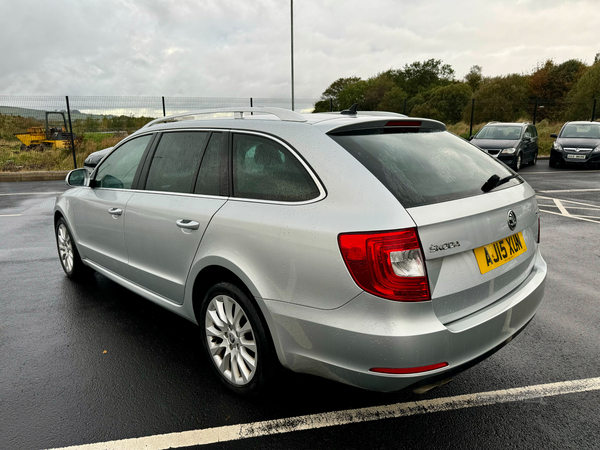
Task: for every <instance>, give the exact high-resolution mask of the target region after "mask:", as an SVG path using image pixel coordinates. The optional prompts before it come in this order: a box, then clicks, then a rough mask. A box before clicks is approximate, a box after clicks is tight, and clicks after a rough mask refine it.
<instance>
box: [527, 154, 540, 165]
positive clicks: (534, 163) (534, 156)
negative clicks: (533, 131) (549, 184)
mask: <svg viewBox="0 0 600 450" xmlns="http://www.w3.org/2000/svg"><path fill="white" fill-rule="evenodd" d="M537 159H538V152H537V151H536V152H535V153H534V154H533V159H532V160H531V162H530V163H529V164H531V165H532V166H535V165H536V163H537Z"/></svg>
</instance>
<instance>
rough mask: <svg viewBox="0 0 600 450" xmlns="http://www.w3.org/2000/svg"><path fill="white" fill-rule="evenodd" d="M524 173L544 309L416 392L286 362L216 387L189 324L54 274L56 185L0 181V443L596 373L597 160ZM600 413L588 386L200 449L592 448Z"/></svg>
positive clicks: (25, 444) (186, 426) (35, 444)
mask: <svg viewBox="0 0 600 450" xmlns="http://www.w3.org/2000/svg"><path fill="white" fill-rule="evenodd" d="M521 174H522V176H523V177H524V178H525V179H526V180H527V181H528V182H529V183H530V184H531V185H532V186H533V187H534V188H535V189H536V191H538V195H539V197H540V199H539V203H540V208H541V209H542V211H545V212H543V213H542V228H541V230H542V232H541V236H542V244H541V245H542V253H543V255H544V258H545V259H546V261H547V263H548V267H549V272H548V280H547V284H546V296H545V301H544V303H543V305H542V307H541V309H540V310H539V312H538V314H537V315H536V317H535V318H534V320H533V321H532V322H531V324H530V325H529V326H528V327H527V328H526V329H525V330H524V331H523V332H522V333H521V334H520V335H519V336H518V337H517V338H516V339H515V340H514V341H513V342H511V343H510V344H509V345H508V346H507V347H505V348H504V349H502V350H500V351H499V352H498V353H496V354H494V355H493V356H492V357H490V358H489V359H487V360H485V361H484V362H482V363H481V364H479V365H477V366H475V367H474V368H472V369H470V370H469V371H467V372H465V373H463V374H460V375H459V376H457V377H456V378H455V379H454V381H453V382H452V383H450V384H448V385H446V386H443V387H441V388H438V389H434V390H432V391H430V392H428V393H426V394H423V395H417V394H414V393H412V392H410V391H407V392H404V391H403V392H399V393H394V394H378V393H372V392H367V391H363V390H359V389H355V388H351V387H348V386H344V385H341V384H337V383H334V382H331V381H327V380H323V379H319V378H316V377H312V376H307V375H299V374H294V373H291V372H284V373H283V374H282V375H281V376H280V378H279V380H278V381H277V382H276V383H274V385H273V386H272V387H271V389H270V390H269V391H267V392H266V393H264V394H263V395H262V396H261V397H260V398H258V399H247V398H239V397H236V396H234V395H232V394H229V393H228V392H226V391H225V390H224V389H223V388H222V387H221V386H220V384H219V382H218V381H217V380H216V379H215V378H214V376H213V374H212V373H211V370H210V367H209V366H208V364H209V363H210V362H209V361H205V360H204V358H203V355H202V354H201V353H200V342H199V339H198V337H199V334H198V329H197V327H196V326H195V325H193V324H191V323H189V322H187V321H186V320H184V319H181V318H179V317H177V316H175V315H173V314H170V313H168V312H166V311H165V310H163V309H161V308H159V307H158V306H155V305H154V304H152V303H150V302H148V301H146V300H144V299H142V298H141V297H139V296H137V295H135V294H133V293H130V292H129V291H127V290H126V289H124V288H121V287H120V286H118V285H117V284H115V283H113V282H112V281H110V280H108V279H106V278H105V277H103V276H102V275H99V274H96V275H94V276H93V278H91V279H90V280H88V281H86V282H84V283H75V282H73V281H71V280H69V279H68V278H66V277H65V276H64V273H63V272H62V269H61V267H60V263H59V261H58V257H57V252H56V247H55V241H54V234H53V228H52V208H53V204H54V197H55V196H56V194H55V193H56V192H61V191H64V190H65V189H66V188H67V186H66V185H65V184H64V182H61V181H58V182H24V183H0V448H1V449H17V450H18V449H41V448H52V447H64V446H70V445H80V444H87V443H94V442H105V441H109V440H119V439H125V438H132V437H141V436H149V435H156V434H161V433H171V432H180V431H186V430H195V429H205V428H210V427H221V426H225V425H232V424H240V423H249V422H255V421H261V420H270V419H280V418H289V417H295V416H299V415H304V414H312V413H320V412H327V411H339V410H345V409H350V408H360V407H365V406H376V405H387V404H393V403H399V402H408V401H416V400H425V399H434V398H444V397H451V396H455V395H461V394H470V393H478V392H486V391H494V390H500V389H507V388H514V387H524V386H531V385H537V384H544V383H551V382H561V381H568V380H579V379H584V378H595V377H599V376H600V295H599V291H600V281H599V278H600V275H599V274H600V271H599V267H600V190H599V191H593V190H589V189H600V171H599V170H589V169H579V168H567V169H562V170H559V169H551V168H549V167H548V163H547V161H539V162H538V164H537V166H535V167H525V168H523V169H522V171H521ZM585 189H587V190H585ZM557 190H562V191H563V192H550V193H549V192H545V191H557ZM565 190H570V191H571V192H564V191H565ZM542 191H544V192H542ZM5 194H10V195H5ZM542 197H543V198H542ZM554 199H558V200H559V202H558V203H557V202H555V200H554ZM559 204H560V205H562V207H563V208H562V209H561V208H560V207H559V206H558V205H559ZM578 208H579V209H578ZM581 208H584V209H581ZM565 211H566V212H567V213H568V214H570V216H567V215H565V214H564V212H565ZM573 216H577V217H579V218H576V217H573ZM599 410H600V391H592V392H587V393H578V394H567V395H561V396H556V397H547V398H542V399H536V400H529V401H522V402H512V403H506V404H495V405H490V406H484V407H477V408H470V409H461V410H455V411H448V412H440V413H430V414H422V415H416V416H412V417H406V418H399V419H387V420H379V421H374V422H368V423H360V424H352V425H344V426H337V427H331V428H326V429H319V430H309V431H300V432H291V433H285V434H280V435H276V436H270V437H262V438H252V439H246V440H239V441H232V442H227V443H222V444H214V445H208V446H205V447H203V448H227V449H237V448H240V449H241V448H244V449H246V448H273V449H275V448H284V447H287V448H294V449H314V448H330V449H331V448H333V449H338V448H339V449H342V448H344V449H347V448H363V449H364V448H383V447H390V448H391V447H395V448H404V449H410V448H432V449H438V448H440V449H456V448H465V449H470V448H482V447H485V448H490V449H505V448H514V449H534V448H535V449H538V448H544V449H565V448H569V449H597V448H600V414H599Z"/></svg>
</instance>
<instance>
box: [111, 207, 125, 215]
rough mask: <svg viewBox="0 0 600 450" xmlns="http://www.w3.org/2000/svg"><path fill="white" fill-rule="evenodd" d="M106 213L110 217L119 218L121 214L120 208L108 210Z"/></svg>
mask: <svg viewBox="0 0 600 450" xmlns="http://www.w3.org/2000/svg"><path fill="white" fill-rule="evenodd" d="M108 213H109V214H110V215H111V216H120V215H121V214H123V210H122V209H120V208H109V209H108Z"/></svg>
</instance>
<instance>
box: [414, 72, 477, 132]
mask: <svg viewBox="0 0 600 450" xmlns="http://www.w3.org/2000/svg"><path fill="white" fill-rule="evenodd" d="M425 95H426V97H427V98H428V99H427V101H426V102H425V103H422V104H420V105H417V106H415V108H414V109H413V110H412V112H411V115H412V116H420V117H428V118H430V119H435V120H439V121H441V122H444V123H456V122H460V120H461V118H462V113H463V110H464V109H465V107H466V106H467V104H468V103H469V100H470V99H471V96H472V95H473V92H472V91H471V88H470V87H469V85H468V84H466V83H461V82H455V83H452V84H449V85H447V86H439V87H436V88H434V89H432V90H431V91H430V92H428V93H427V94H425Z"/></svg>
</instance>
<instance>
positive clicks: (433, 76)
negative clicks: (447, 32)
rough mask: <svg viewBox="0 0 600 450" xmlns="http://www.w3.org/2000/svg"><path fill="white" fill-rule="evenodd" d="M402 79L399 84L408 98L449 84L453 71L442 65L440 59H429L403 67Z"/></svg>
mask: <svg viewBox="0 0 600 450" xmlns="http://www.w3.org/2000/svg"><path fill="white" fill-rule="evenodd" d="M397 78H399V79H403V84H399V85H400V86H401V87H402V88H403V89H404V90H405V91H406V92H407V93H408V94H409V95H410V96H412V95H416V94H418V93H419V92H425V91H428V90H430V89H432V88H433V87H436V86H443V85H446V84H449V83H450V82H451V81H452V80H453V79H454V69H452V67H451V66H450V65H449V64H442V61H441V60H440V59H429V60H427V61H423V62H414V63H412V64H406V65H405V66H404V70H403V74H402V76H400V75H399V74H397Z"/></svg>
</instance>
